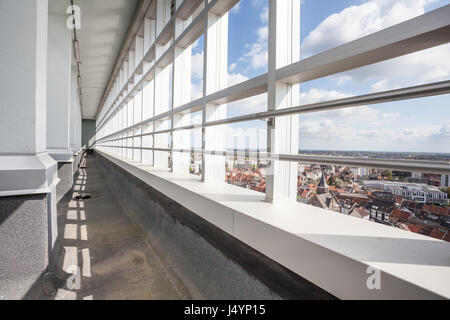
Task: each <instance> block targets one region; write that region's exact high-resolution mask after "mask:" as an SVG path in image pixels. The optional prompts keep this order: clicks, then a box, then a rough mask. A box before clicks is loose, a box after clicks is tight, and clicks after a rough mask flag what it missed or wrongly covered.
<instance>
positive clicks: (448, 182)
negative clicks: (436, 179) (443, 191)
mask: <svg viewBox="0 0 450 320" xmlns="http://www.w3.org/2000/svg"><path fill="white" fill-rule="evenodd" d="M442 187H450V175H449V174H441V188H442Z"/></svg>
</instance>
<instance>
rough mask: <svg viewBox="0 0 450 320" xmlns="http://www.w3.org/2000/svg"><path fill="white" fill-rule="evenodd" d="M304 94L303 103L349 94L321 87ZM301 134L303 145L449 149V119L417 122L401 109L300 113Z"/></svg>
mask: <svg viewBox="0 0 450 320" xmlns="http://www.w3.org/2000/svg"><path fill="white" fill-rule="evenodd" d="M302 95H303V98H304V101H302V104H303V103H305V101H307V102H311V103H312V102H318V101H324V100H329V99H333V98H335V97H336V98H339V97H345V96H348V94H346V93H342V92H338V91H326V90H318V89H311V90H309V91H308V92H306V93H302ZM299 138H300V147H301V148H302V149H328V150H330V149H334V150H386V151H424V152H426V151H428V152H450V120H449V119H445V117H444V119H443V122H441V123H430V122H429V121H428V122H425V121H424V122H419V123H417V122H412V120H411V116H410V115H408V114H403V113H400V112H381V111H380V110H379V108H375V107H371V106H362V107H352V108H345V109H336V110H329V111H322V112H317V113H307V114H301V115H300V135H299Z"/></svg>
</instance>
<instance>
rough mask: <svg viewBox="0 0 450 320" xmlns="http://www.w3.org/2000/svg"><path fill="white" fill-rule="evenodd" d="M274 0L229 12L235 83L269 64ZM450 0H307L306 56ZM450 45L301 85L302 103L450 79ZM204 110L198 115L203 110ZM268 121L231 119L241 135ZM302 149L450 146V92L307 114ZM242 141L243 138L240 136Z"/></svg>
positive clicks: (233, 131) (261, 101)
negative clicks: (269, 19) (269, 18)
mask: <svg viewBox="0 0 450 320" xmlns="http://www.w3.org/2000/svg"><path fill="white" fill-rule="evenodd" d="M267 3H268V2H267V0H242V1H240V2H239V3H238V4H237V5H236V6H235V7H234V8H233V9H231V10H230V13H229V33H228V35H229V40H228V42H229V52H228V73H229V76H228V84H229V85H232V84H236V83H239V82H241V81H244V80H246V79H249V78H252V77H255V76H257V75H260V74H263V73H265V72H267V23H268V22H267ZM449 3H450V0H396V1H394V0H369V1H368V0H333V1H330V0H302V4H301V26H300V34H301V40H300V42H301V49H300V50H301V57H302V59H303V58H306V57H308V56H311V55H314V54H317V53H320V52H322V51H324V50H327V49H330V48H333V47H335V46H338V45H340V44H342V43H345V42H347V41H351V40H354V39H357V38H360V37H362V36H365V35H367V34H370V33H373V32H376V31H378V30H380V29H383V28H386V27H388V26H391V25H394V24H397V23H400V22H402V21H405V20H408V19H411V18H413V17H415V16H418V15H420V14H423V13H424V12H428V11H430V10H433V9H436V8H438V7H441V6H443V5H446V4H449ZM202 54H203V38H201V39H200V40H199V41H198V42H197V44H196V45H194V47H193V66H192V70H193V72H192V84H193V88H192V91H193V97H194V96H195V95H197V96H198V94H199V93H200V92H201V91H200V88H201V81H202V79H201V72H200V71H201V70H202V66H201V63H200V62H201V59H202ZM449 57H450V45H448V44H447V45H443V46H439V47H435V48H432V49H428V50H424V51H421V52H417V53H414V54H410V55H407V56H403V57H400V58H396V59H392V60H389V61H385V62H382V63H377V64H373V65H370V66H367V67H364V68H359V69H355V70H351V71H349V72H345V73H341V74H337V75H333V76H329V77H326V78H323V79H318V80H314V81H309V82H307V83H302V84H301V85H300V92H301V94H300V104H306V103H313V102H318V101H326V100H330V99H337V98H342V97H347V96H352V95H360V94H367V93H371V92H377V91H383V90H389V89H395V88H401V87H407V86H412V85H418V84H423V83H428V82H435V81H443V80H448V79H450V59H449ZM265 109H266V95H265V94H263V95H259V96H257V97H253V98H249V99H245V100H242V101H238V102H234V103H231V104H229V105H228V116H229V117H232V116H236V115H240V114H245V113H253V112H257V111H263V110H265ZM197 117H198V115H197ZM264 128H265V124H264V122H262V121H252V122H248V123H241V124H234V125H230V126H228V129H227V130H229V134H227V136H228V140H227V146H228V147H233V144H234V138H233V135H235V136H242V135H248V136H250V141H253V142H251V143H250V144H251V147H254V146H253V144H254V143H256V141H257V139H256V138H255V136H257V135H259V136H260V139H259V141H260V143H261V141H262V143H261V145H260V147H261V148H265V131H264ZM299 136H300V149H319V150H320V149H333V150H374V151H382V150H384V151H415V152H417V151H419V152H420V151H423V152H446V153H450V95H442V96H436V97H427V98H421V99H414V100H406V101H401V102H392V103H384V104H378V105H371V106H365V107H356V108H348V109H341V110H333V111H327V112H320V113H311V114H304V115H301V116H300V132H299ZM239 140H240V141H241V142H240V145H238V146H237V147H242V145H241V144H242V141H245V139H242V138H239Z"/></svg>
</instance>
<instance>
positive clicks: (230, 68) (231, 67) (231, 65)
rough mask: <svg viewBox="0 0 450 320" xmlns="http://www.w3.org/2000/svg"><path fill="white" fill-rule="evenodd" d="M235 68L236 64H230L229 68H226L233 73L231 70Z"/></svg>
mask: <svg viewBox="0 0 450 320" xmlns="http://www.w3.org/2000/svg"><path fill="white" fill-rule="evenodd" d="M235 68H236V62H235V63H232V64H230V67H229V68H228V69H229V70H230V72H233V70H234V69H235Z"/></svg>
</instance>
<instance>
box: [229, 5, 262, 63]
mask: <svg viewBox="0 0 450 320" xmlns="http://www.w3.org/2000/svg"><path fill="white" fill-rule="evenodd" d="M263 2H264V1H254V2H252V5H254V6H259V5H262V3H263ZM266 16H267V7H266V6H265V7H263V8H262V11H261V12H260V15H259V17H260V20H261V23H262V24H263V25H262V26H261V27H259V28H258V29H256V35H257V39H256V42H254V43H247V44H246V45H245V49H246V50H245V52H244V54H243V55H242V56H241V57H239V58H238V61H239V62H241V63H248V64H249V67H251V68H252V69H259V68H264V67H267V61H268V51H267V40H268V36H269V28H268V27H267V17H266ZM234 67H235V66H234ZM234 67H233V69H231V66H230V71H233V70H234ZM241 72H245V71H241Z"/></svg>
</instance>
